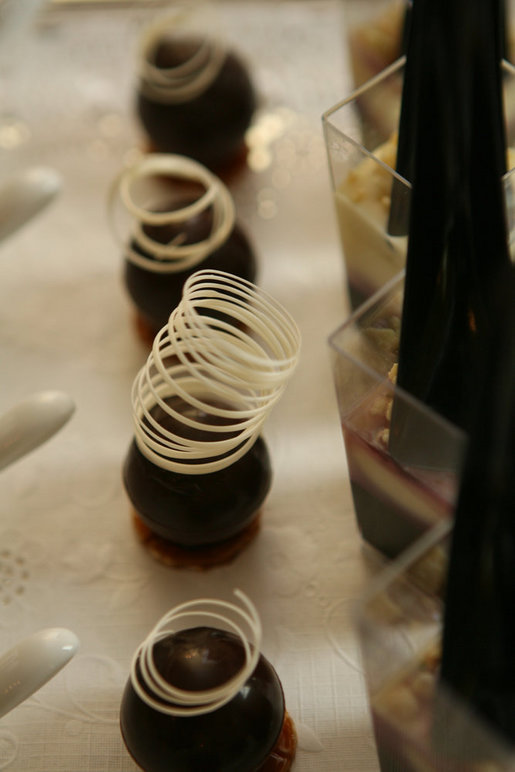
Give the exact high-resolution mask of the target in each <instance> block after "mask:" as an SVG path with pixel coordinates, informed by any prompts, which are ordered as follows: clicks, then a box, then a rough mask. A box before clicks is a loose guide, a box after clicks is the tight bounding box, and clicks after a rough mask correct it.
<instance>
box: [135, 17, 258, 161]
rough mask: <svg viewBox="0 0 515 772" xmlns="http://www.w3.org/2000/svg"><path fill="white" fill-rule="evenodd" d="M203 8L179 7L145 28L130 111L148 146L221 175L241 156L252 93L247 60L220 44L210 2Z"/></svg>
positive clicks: (252, 107)
mask: <svg viewBox="0 0 515 772" xmlns="http://www.w3.org/2000/svg"><path fill="white" fill-rule="evenodd" d="M201 10H202V14H203V18H201V19H200V16H197V15H196V14H195V10H194V9H193V8H192V9H190V11H188V10H186V9H183V10H182V11H181V12H177V13H176V14H173V15H168V16H165V17H162V18H158V19H157V20H156V21H155V22H154V23H153V24H151V25H150V26H149V27H148V28H147V29H146V30H145V33H144V35H143V36H142V40H141V46H140V52H139V57H138V70H137V77H138V82H137V87H136V105H135V111H136V115H137V118H138V120H139V122H140V124H141V126H142V128H143V130H144V132H145V135H146V136H147V138H148V141H149V144H150V148H151V149H152V150H156V151H158V152H164V153H177V154H180V155H186V156H189V157H191V158H194V159H196V160H197V161H199V162H200V163H202V164H204V165H205V166H208V167H209V168H210V169H213V170H215V171H216V172H218V173H222V171H228V170H229V168H232V167H233V166H235V165H236V164H237V163H238V162H239V161H240V160H241V159H242V158H244V157H245V152H246V146H245V133H246V131H247V129H248V128H249V126H250V123H251V121H252V117H253V115H254V112H255V110H256V106H257V98H256V93H255V89H254V85H253V83H252V80H251V78H250V74H249V70H248V67H247V65H246V63H245V62H244V61H243V59H242V58H241V56H240V55H239V54H238V53H236V52H235V51H234V50H232V49H231V48H229V47H228V46H226V45H225V43H224V41H223V40H222V38H221V35H220V30H219V29H217V27H216V19H213V14H212V13H211V11H210V10H209V9H208V6H207V5H205V6H202V9H201ZM196 19H199V21H200V22H201V23H202V27H203V29H204V30H206V31H199V30H197V28H196ZM210 19H211V20H212V24H211V26H210V27H209V26H208V24H209V20H210ZM206 28H207V29H206Z"/></svg>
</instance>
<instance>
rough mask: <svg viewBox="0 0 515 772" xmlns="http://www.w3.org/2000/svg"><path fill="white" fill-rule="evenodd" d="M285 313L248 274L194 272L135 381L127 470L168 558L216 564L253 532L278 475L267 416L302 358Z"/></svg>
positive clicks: (135, 503) (137, 508)
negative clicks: (274, 472)
mask: <svg viewBox="0 0 515 772" xmlns="http://www.w3.org/2000/svg"><path fill="white" fill-rule="evenodd" d="M299 347H300V333H299V330H298V327H297V325H296V324H295V322H294V320H293V319H292V317H291V316H290V315H289V314H288V312H287V311H286V310H285V309H284V308H283V307H282V306H280V304H279V303H277V302H276V301H275V300H274V299H273V298H272V297H271V296H269V295H268V294H267V293H265V292H264V291H263V290H260V289H259V288H258V287H256V286H255V285H253V284H252V283H250V282H247V281H245V280H244V279H242V278H239V277H235V276H233V275H232V274H229V273H224V272H221V271H207V270H202V271H197V272H195V273H193V274H192V275H191V276H190V277H189V278H188V279H187V280H186V282H185V284H184V289H183V295H182V299H181V302H180V303H179V305H178V306H177V307H176V308H175V310H174V311H173V312H172V314H171V315H170V318H169V320H168V324H167V325H166V326H165V327H163V328H162V330H161V331H160V332H159V334H158V335H157V336H156V338H155V340H154V342H153V345H152V351H151V353H150V355H149V357H148V358H147V362H146V364H145V366H144V367H143V368H142V369H141V370H140V372H139V373H138V375H137V376H136V378H135V380H134V383H133V388H132V413H133V415H132V418H133V427H134V437H133V440H132V442H131V444H130V447H129V450H128V453H127V456H126V459H125V462H124V465H123V481H124V485H125V489H126V493H127V495H128V498H129V500H130V502H131V505H132V508H133V509H132V514H133V523H134V526H135V528H136V530H137V533H138V536H139V538H140V541H142V542H143V543H144V544H145V545H146V547H147V548H148V549H149V550H150V552H151V553H152V554H153V555H154V556H155V557H156V558H157V559H158V560H160V561H161V562H163V563H165V564H167V565H172V566H181V567H189V568H209V567H211V566H213V565H217V564H219V563H225V562H228V561H229V560H232V559H233V558H234V557H235V556H236V555H237V554H238V553H239V552H240V551H241V550H242V549H243V548H244V547H245V546H247V544H248V543H249V542H250V541H251V540H252V538H253V537H254V536H255V534H256V533H257V529H258V527H259V517H260V510H261V505H262V504H263V502H264V500H265V498H266V495H267V493H268V491H269V488H270V485H271V479H272V471H271V463H270V458H269V455H268V450H267V447H266V444H265V442H264V440H263V437H262V428H263V424H264V422H265V420H266V418H267V416H268V414H269V412H270V410H271V409H272V407H273V406H274V405H275V403H276V402H277V400H278V399H279V398H280V396H281V395H282V392H283V391H284V388H285V386H286V383H287V381H288V380H289V378H290V376H291V374H292V373H293V371H294V369H295V367H296V364H297V359H298V353H299Z"/></svg>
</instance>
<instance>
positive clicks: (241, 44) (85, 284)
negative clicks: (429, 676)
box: [0, 0, 378, 772]
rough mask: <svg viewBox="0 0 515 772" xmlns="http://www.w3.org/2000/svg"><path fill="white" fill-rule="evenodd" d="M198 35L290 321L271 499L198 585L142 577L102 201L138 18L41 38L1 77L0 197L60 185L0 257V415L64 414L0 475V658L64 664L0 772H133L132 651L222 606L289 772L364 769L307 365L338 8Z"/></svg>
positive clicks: (322, 245)
mask: <svg viewBox="0 0 515 772" xmlns="http://www.w3.org/2000/svg"><path fill="white" fill-rule="evenodd" d="M220 13H221V18H222V19H223V23H224V24H225V25H226V30H227V36H228V38H229V40H231V41H232V42H233V43H234V45H235V46H236V47H237V48H238V49H239V50H240V51H241V52H242V53H244V54H245V56H246V57H247V59H248V61H249V63H250V66H251V71H252V74H253V77H254V79H255V82H256V84H257V87H258V90H259V94H260V100H261V104H260V110H259V113H258V115H257V116H256V130H255V131H254V132H253V143H254V153H253V154H251V158H252V161H253V163H254V168H253V169H251V168H248V167H247V168H246V169H245V170H243V171H242V172H241V173H240V174H239V175H238V176H237V177H235V178H234V179H233V180H232V182H231V190H232V192H233V194H234V197H235V201H236V206H237V212H238V218H239V220H240V222H242V224H243V225H244V227H245V228H246V229H247V231H248V233H249V235H250V236H251V238H252V239H253V241H254V244H255V246H256V249H257V252H258V257H259V261H260V277H259V283H260V284H261V285H262V286H263V287H265V288H266V289H268V290H269V291H270V292H271V293H272V294H273V295H274V296H275V297H276V298H277V299H278V300H280V301H281V302H282V303H283V304H284V305H285V306H286V307H287V308H288V309H289V310H290V311H291V313H292V314H293V315H294V317H295V318H296V320H297V322H298V324H299V326H300V328H301V332H302V335H303V348H302V356H301V360H300V364H299V367H298V370H297V371H296V373H295V375H294V378H293V380H292V382H291V383H290V385H289V388H288V389H287V391H286V393H285V395H284V397H283V399H282V401H281V402H280V404H279V405H278V406H277V407H276V408H275V410H274V412H273V413H272V414H271V416H270V418H269V420H268V423H267V426H266V432H265V437H266V440H267V442H268V445H269V448H270V452H271V455H272V462H273V469H274V483H273V487H272V491H271V493H270V495H269V498H268V500H267V502H266V506H265V510H264V516H263V521H262V528H261V532H260V533H259V536H258V538H257V539H256V540H255V542H254V543H253V544H252V545H251V546H250V547H249V548H248V549H247V550H246V551H245V552H244V553H242V554H241V555H240V556H239V557H238V558H237V559H236V560H235V561H234V563H232V564H231V565H228V566H224V567H221V568H217V569H215V570H212V571H210V572H209V573H196V572H185V571H178V570H170V569H166V568H164V567H162V566H160V565H158V564H157V563H155V562H154V561H153V560H152V558H151V557H149V555H148V554H147V553H146V552H145V551H144V550H143V549H142V548H141V546H140V545H139V543H138V542H137V540H136V538H135V535H134V533H133V530H132V526H131V523H130V519H129V505H128V501H127V498H126V495H125V492H124V489H123V486H122V482H121V464H122V460H123V457H124V454H125V452H126V450H127V447H128V444H129V442H130V439H131V436H132V435H131V415H130V400H129V393H130V387H131V384H132V381H133V378H134V376H135V374H136V372H137V370H138V369H139V367H140V366H141V365H142V364H143V362H144V361H145V358H146V353H147V352H146V350H145V348H144V346H143V345H142V344H141V342H140V341H139V340H138V339H137V337H136V336H135V333H134V329H133V327H132V322H131V309H130V306H129V302H128V300H127V297H126V295H125V291H124V288H123V286H122V282H121V255H120V254H119V250H118V248H117V246H116V244H115V242H114V239H113V238H112V235H111V233H110V231H109V227H108V222H107V215H106V196H107V190H108V187H109V184H110V182H111V180H112V178H113V177H114V176H115V174H116V173H117V172H118V171H119V169H120V166H121V164H122V163H123V161H124V159H126V158H128V157H129V156H128V154H130V153H131V151H132V149H133V148H134V147H137V146H138V145H139V144H140V137H139V135H138V128H137V126H136V123H135V120H134V117H133V114H132V102H131V94H132V88H133V80H134V61H135V59H134V52H135V45H136V41H137V39H138V36H139V32H140V30H141V27H142V25H143V24H144V23H145V22H146V20H147V19H148V13H147V12H143V11H142V10H141V9H139V10H138V9H135V8H129V7H124V8H123V9H119V10H113V9H107V8H104V9H101V8H95V10H92V9H90V10H85V11H81V10H78V9H73V10H68V11H63V12H62V13H61V12H60V13H58V14H56V13H54V14H53V15H52V14H45V15H44V16H43V17H42V18H41V20H40V22H39V23H38V25H37V27H36V29H35V30H34V33H33V35H32V36H31V37H30V39H29V40H28V42H27V43H26V44H24V45H23V46H21V47H20V48H18V49H17V53H16V56H15V59H14V60H13V61H12V62H10V63H7V64H6V63H5V61H3V62H2V68H3V72H2V73H1V74H2V76H4V81H3V85H2V88H3V91H4V92H6V93H5V94H4V98H5V101H4V106H5V105H6V106H7V107H10V108H12V109H13V110H14V111H15V112H16V113H17V114H18V116H19V117H21V118H22V119H23V121H24V123H25V127H26V130H27V131H28V132H29V133H28V134H27V136H23V132H22V134H21V135H20V136H18V137H16V136H14V142H13V146H12V147H9V144H10V140H9V137H8V136H7V135H5V134H4V135H0V137H2V136H3V138H2V140H1V141H2V142H3V145H4V146H3V147H0V169H1V175H2V178H7V177H8V175H9V174H10V173H11V172H13V171H16V170H20V169H22V168H25V167H26V166H30V165H32V164H36V163H37V164H48V165H51V166H53V167H54V168H56V169H57V170H58V171H59V172H60V173H61V175H62V177H63V183H64V184H63V191H62V194H61V196H60V197H59V199H58V200H57V202H56V203H55V204H54V205H53V206H52V207H51V208H49V209H48V210H46V211H45V212H44V213H43V214H42V215H40V216H39V217H38V218H37V219H36V220H34V221H33V222H32V223H30V225H28V226H27V227H26V228H25V229H24V230H23V231H22V232H20V233H18V234H17V235H16V236H13V237H12V238H11V239H9V240H7V241H5V242H4V243H3V244H2V245H1V246H0V276H1V281H0V367H1V383H0V411H3V410H7V409H8V408H9V407H11V406H12V405H13V404H14V403H15V402H17V401H18V400H20V399H21V398H22V397H24V396H26V395H28V394H30V393H32V392H34V391H38V390H41V389H46V388H59V389H63V390H66V391H67V392H69V393H70V394H71V395H72V397H73V398H74V400H75V402H76V405H77V410H76V413H75V415H74V416H73V418H72V420H71V421H70V423H69V424H68V425H67V426H66V427H65V428H64V429H63V430H62V431H61V432H60V433H59V434H58V435H57V436H55V437H54V438H52V439H51V440H50V441H49V442H48V443H47V444H46V445H44V446H43V447H41V448H40V449H38V450H37V451H35V452H33V453H32V454H31V455H29V456H27V457H26V458H25V459H23V460H21V461H19V462H18V463H17V464H15V465H13V466H11V467H10V468H8V469H6V470H5V471H4V472H2V474H1V478H0V485H1V503H0V652H1V651H4V650H5V649H7V648H8V647H9V646H11V645H13V644H14V643H15V642H16V641H17V640H19V639H20V638H22V637H23V636H25V635H27V634H29V633H31V632H33V631H35V630H37V629H40V628H43V627H50V626H64V627H69V628H71V629H72V630H74V631H75V632H76V633H77V635H78V636H79V638H80V640H81V648H80V651H79V653H78V654H77V655H76V657H75V658H74V659H73V660H72V661H71V663H70V664H69V665H68V666H67V667H66V668H65V669H64V670H63V671H61V673H59V675H58V676H57V677H56V678H54V679H53V680H52V681H51V682H49V683H48V684H47V685H46V686H45V687H43V688H42V689H41V690H40V691H39V692H38V693H37V694H36V695H35V696H34V697H32V698H30V699H29V700H28V701H27V702H26V703H24V704H23V705H21V706H19V707H18V708H16V709H15V710H14V711H12V712H11V713H9V714H8V715H6V716H5V717H4V718H3V719H2V720H1V721H0V769H7V770H9V772H11V770H19V771H20V772H21V771H25V770H30V772H93V771H101V772H130V770H135V765H134V763H133V762H132V761H131V759H130V758H129V756H128V754H127V752H126V751H125V748H124V746H123V743H122V740H121V737H120V732H119V728H118V708H119V702H120V696H121V691H122V688H123V685H124V683H125V681H126V679H127V676H128V668H129V662H130V658H131V656H132V653H133V651H134V650H135V648H136V646H137V645H138V644H139V642H140V641H141V640H142V638H143V637H144V635H145V634H146V633H147V632H148V630H149V629H150V627H151V626H152V625H153V624H154V623H155V622H156V621H157V619H158V618H159V617H160V616H161V615H162V614H163V613H164V612H165V611H166V610H167V609H169V608H170V607H171V606H173V605H174V604H175V603H177V602H178V601H182V600H184V599H188V598H194V597H199V596H206V595H207V596H215V597H218V596H221V597H230V596H231V593H232V589H233V588H235V587H239V588H241V589H242V590H244V591H245V592H246V593H247V594H248V595H249V596H250V597H251V598H252V599H253V600H254V601H255V603H256V605H257V607H258V609H259V612H260V614H261V617H262V620H263V625H264V639H263V647H262V650H263V652H264V653H265V655H266V656H267V657H268V658H269V659H270V660H271V661H272V663H273V664H274V665H275V667H276V669H277V671H278V673H279V675H280V678H281V681H282V684H283V687H284V691H285V695H286V702H287V707H288V710H289V712H290V713H291V715H292V716H293V718H294V720H295V723H296V726H297V730H298V734H299V750H298V756H297V760H296V762H295V767H294V769H295V772H311V771H312V770H313V771H314V770H316V771H317V772H342V770H346V771H348V772H375V771H376V770H377V768H378V767H377V761H376V756H375V750H374V744H373V740H372V735H371V730H370V722H369V716H368V711H367V703H366V697H365V687H364V679H363V675H362V672H361V670H360V664H359V654H358V647H357V642H356V638H355V634H354V631H353V628H352V622H351V609H352V605H353V603H354V600H355V599H356V598H357V597H358V596H359V594H360V592H361V590H362V588H363V587H364V585H365V583H366V581H367V577H369V576H370V573H371V570H372V569H371V567H370V565H368V563H367V559H366V556H365V555H364V553H363V552H362V547H361V543H360V540H359V537H358V534H357V531H356V526H355V522H354V515H353V509H352V501H351V497H350V489H349V482H348V475H347V468H346V461H345V452H344V447H343V442H342V438H341V433H340V427H339V421H338V413H337V408H336V401H335V397H334V393H333V384H332V379H331V372H330V366H329V350H328V346H327V336H328V334H329V333H330V332H331V331H332V330H333V329H334V328H335V327H336V326H337V325H338V324H339V323H340V322H341V321H342V320H343V319H344V316H345V314H346V312H347V306H346V300H345V296H344V284H343V268H342V261H341V256H340V247H339V242H338V236H337V229H336V223H335V218H334V213H333V207H332V201H331V193H330V183H329V175H328V169H327V162H326V156H325V149H324V144H323V136H322V129H321V120H320V118H321V114H322V112H323V111H324V110H325V109H326V108H328V107H329V106H331V105H332V104H333V103H334V102H336V101H337V100H339V99H340V98H341V97H342V96H343V95H344V93H345V90H346V89H347V88H348V80H347V73H346V65H345V57H344V52H343V32H342V24H341V18H340V3H339V2H332V1H330V0H328V1H327V2H326V1H325V0H320V1H319V2H316V1H314V2H309V1H308V0H306V1H305V2H295V1H294V0H292V1H291V2H284V3H281V2H272V3H269V2H268V3H267V2H261V3H260V2H233V3H231V2H226V3H221V4H220ZM11 139H13V137H11ZM17 140H20V142H19V144H16V141H17Z"/></svg>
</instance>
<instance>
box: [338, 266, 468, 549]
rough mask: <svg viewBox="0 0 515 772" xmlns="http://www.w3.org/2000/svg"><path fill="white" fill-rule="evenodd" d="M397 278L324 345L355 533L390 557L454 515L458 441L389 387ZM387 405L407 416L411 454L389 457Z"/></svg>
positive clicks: (458, 435)
mask: <svg viewBox="0 0 515 772" xmlns="http://www.w3.org/2000/svg"><path fill="white" fill-rule="evenodd" d="M402 293H403V276H402V274H400V275H399V276H398V277H397V278H396V279H395V280H394V281H393V282H390V283H389V284H388V285H387V286H386V287H385V288H383V290H381V291H380V292H378V293H377V294H376V295H375V296H374V297H373V298H372V299H371V301H370V302H369V303H368V304H365V306H363V307H362V308H360V309H359V310H358V311H356V312H354V313H353V314H352V315H351V316H350V317H349V319H348V320H347V321H346V322H345V323H344V324H343V325H342V326H341V327H340V328H339V329H338V330H336V331H335V332H334V333H333V335H332V336H331V337H330V340H329V344H330V350H331V363H332V371H333V378H334V383H335V388H336V398H337V403H338V409H339V413H340V419H341V425H342V432H343V439H344V443H345V450H346V455H347V464H348V468H349V476H350V482H351V488H352V495H353V501H354V509H355V514H356V519H357V523H358V526H359V528H360V531H361V534H362V536H363V538H364V539H365V540H366V541H367V542H368V543H369V544H370V545H371V546H373V547H375V548H376V549H378V550H379V551H381V552H382V553H383V554H385V555H387V556H389V557H395V556H396V555H398V554H400V553H401V552H402V551H403V550H404V549H406V547H408V546H409V545H410V544H412V543H413V542H414V541H415V540H416V539H417V538H418V537H419V536H420V535H421V534H422V533H424V532H425V531H427V530H428V529H430V528H431V527H432V526H434V525H435V524H436V523H438V522H441V521H442V520H446V519H447V518H448V517H449V516H450V514H451V513H452V511H453V506H454V502H455V497H456V490H457V484H458V481H459V474H460V468H461V459H462V452H463V446H464V434H463V432H461V431H460V430H458V429H457V428H456V427H455V426H453V425H452V424H450V423H449V422H448V421H446V420H444V419H443V418H442V417H441V416H439V415H437V414H436V413H434V412H433V411H431V410H429V409H428V408H427V407H426V406H424V405H422V404H421V403H420V402H418V401H417V400H416V399H414V398H413V397H411V396H410V395H408V394H407V393H405V392H403V391H402V390H400V389H399V388H398V387H397V386H396V383H395V380H396V366H397V361H398V346H399V335H400V326H401V308H402ZM394 400H396V401H397V404H398V405H401V406H407V407H408V408H409V409H410V417H411V420H412V421H413V422H416V426H417V430H418V431H417V433H416V435H415V440H414V441H413V443H412V444H411V447H410V453H409V455H408V456H405V457H403V458H400V457H396V456H395V455H393V454H392V452H391V449H390V431H391V416H392V406H393V403H394Z"/></svg>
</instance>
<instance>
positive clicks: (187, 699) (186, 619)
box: [130, 590, 261, 716]
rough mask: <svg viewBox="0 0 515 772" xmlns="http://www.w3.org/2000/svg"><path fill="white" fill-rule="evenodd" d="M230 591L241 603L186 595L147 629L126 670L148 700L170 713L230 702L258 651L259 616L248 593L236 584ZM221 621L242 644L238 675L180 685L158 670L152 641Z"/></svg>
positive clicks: (193, 712)
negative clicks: (204, 685) (193, 686)
mask: <svg viewBox="0 0 515 772" xmlns="http://www.w3.org/2000/svg"><path fill="white" fill-rule="evenodd" d="M234 594H235V595H236V597H237V598H238V600H239V601H240V603H241V606H237V605H236V604H235V603H230V602H229V601H223V600H217V599H210V598H201V599H199V600H193V601H187V602H185V603H181V604H180V605H178V606H176V607H175V608H173V609H172V610H171V611H169V612H168V613H167V614H165V615H164V616H163V617H162V619H160V620H159V622H158V623H157V624H156V626H155V627H154V628H153V630H151V632H150V633H149V635H148V636H147V637H146V638H145V640H144V641H143V643H142V644H141V645H140V646H139V647H138V649H137V650H136V653H135V654H134V657H133V659H132V663H131V675H130V677H131V683H132V686H133V688H134V691H135V692H136V693H137V694H138V696H139V697H140V698H141V699H142V700H143V701H144V702H145V703H146V704H147V705H149V706H150V707H151V708H154V709H155V710H158V711H159V712H160V713H165V714H167V715H171V716H195V715H200V714H205V713H211V712H212V711H214V710H217V709H218V708H221V707H222V706H223V705H225V704H226V703H228V702H230V700H232V698H233V697H234V696H235V695H236V694H237V693H238V692H239V690H240V689H241V687H242V686H243V685H244V684H245V683H246V682H247V681H248V679H249V678H250V676H251V675H252V673H253V672H254V670H255V668H256V665H257V663H258V660H259V657H260V647H261V621H260V619H259V615H258V612H257V610H256V608H255V606H254V604H253V603H252V602H251V601H250V600H249V598H248V597H247V596H246V595H245V594H244V593H243V592H241V590H235V591H234ZM192 620H193V621H192ZM213 622H215V624H213ZM220 623H222V629H225V630H229V632H232V633H234V634H235V635H236V636H237V637H238V638H239V639H240V640H241V643H242V646H243V650H244V653H245V663H244V665H243V667H242V668H241V670H240V671H239V672H238V673H236V675H234V676H233V677H232V678H230V679H229V680H228V681H226V682H225V683H224V684H222V685H221V686H217V687H215V688H212V689H206V690H204V691H188V690H186V689H179V688H177V687H176V686H174V685H173V684H171V683H169V682H168V681H166V680H165V679H164V678H163V677H162V676H161V674H160V673H159V671H158V669H157V667H156V665H155V661H154V646H155V645H156V643H158V642H159V641H160V640H162V639H163V638H166V637H167V636H168V635H170V634H172V633H176V632H178V631H180V630H184V629H187V628H188V627H192V626H194V627H198V626H206V627H215V629H220V628H219V627H218V628H217V627H216V624H220ZM245 628H246V630H245Z"/></svg>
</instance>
